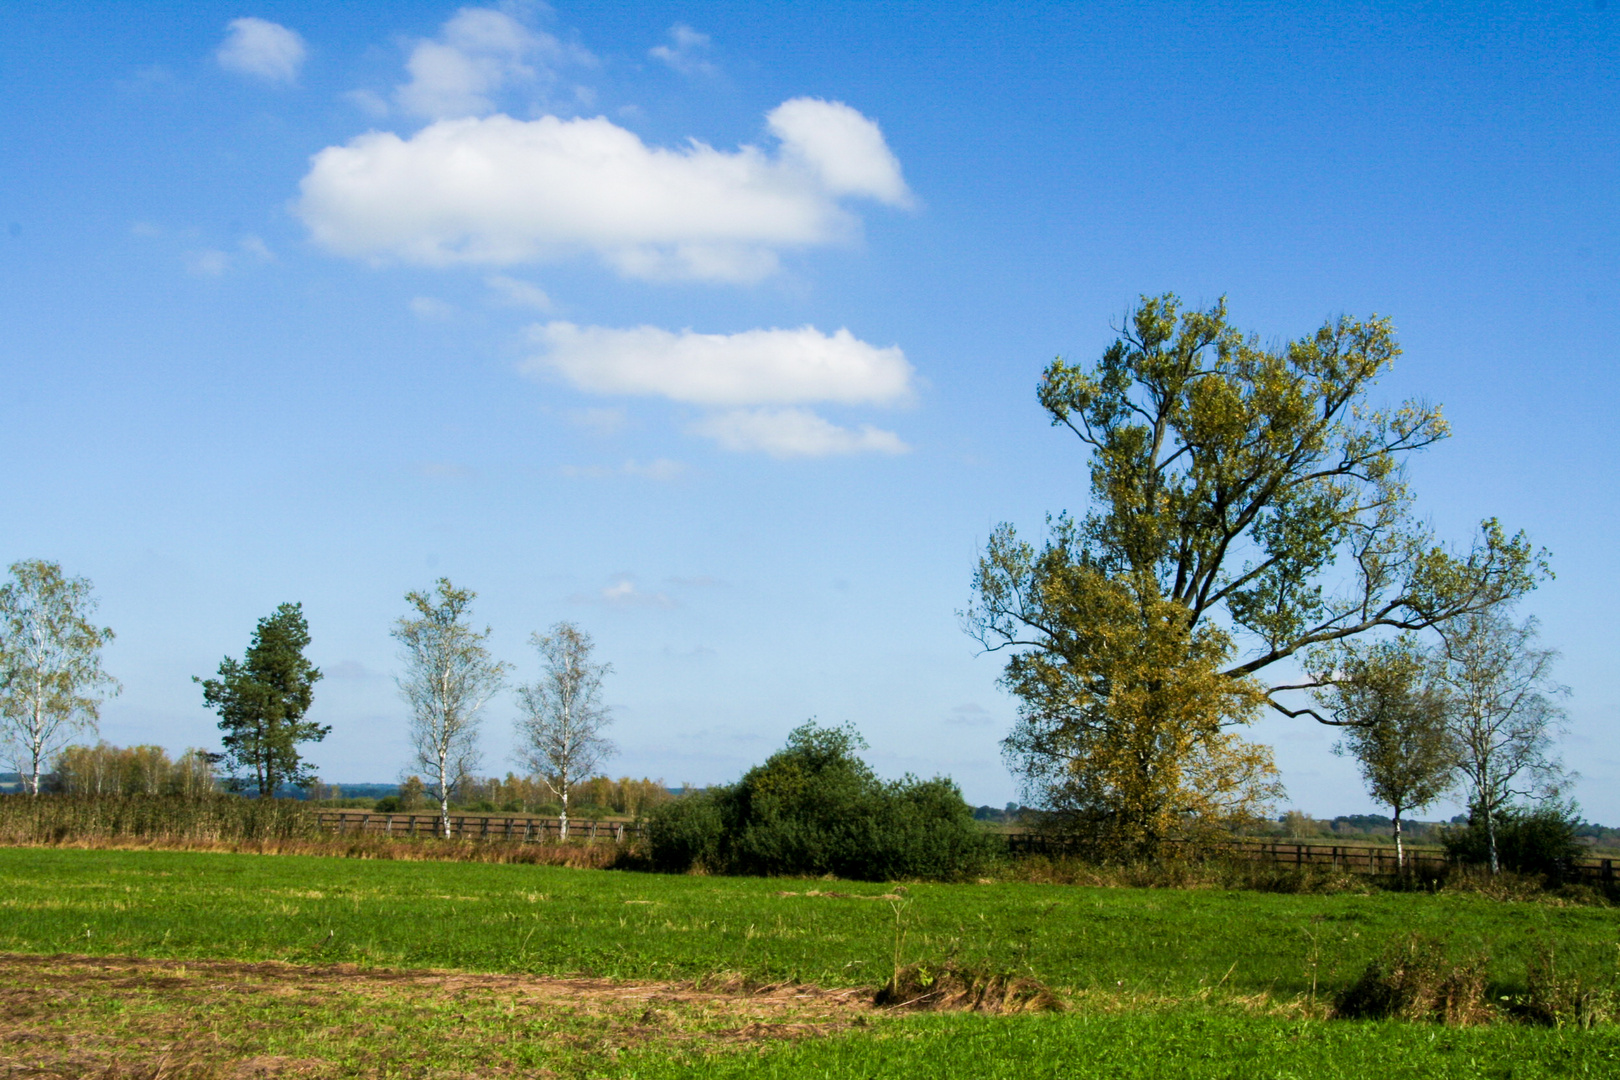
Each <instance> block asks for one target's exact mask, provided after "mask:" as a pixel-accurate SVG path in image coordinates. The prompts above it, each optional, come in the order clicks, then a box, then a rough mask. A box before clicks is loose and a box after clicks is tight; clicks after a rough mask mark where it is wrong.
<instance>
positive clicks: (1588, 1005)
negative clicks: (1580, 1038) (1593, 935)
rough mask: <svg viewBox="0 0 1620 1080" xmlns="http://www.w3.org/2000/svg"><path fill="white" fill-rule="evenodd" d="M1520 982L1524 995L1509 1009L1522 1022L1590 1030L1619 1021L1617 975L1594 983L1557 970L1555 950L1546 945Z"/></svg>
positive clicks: (1618, 985) (1618, 973) (1618, 978)
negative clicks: (1521, 982)
mask: <svg viewBox="0 0 1620 1080" xmlns="http://www.w3.org/2000/svg"><path fill="white" fill-rule="evenodd" d="M1524 981H1525V989H1526V993H1525V995H1524V997H1522V998H1520V999H1519V1000H1517V1001H1516V1002H1515V1003H1514V1006H1513V1012H1514V1013H1515V1014H1516V1015H1517V1016H1518V1017H1519V1018H1520V1019H1522V1020H1526V1021H1529V1022H1530V1023H1533V1024H1545V1025H1547V1026H1549V1027H1564V1026H1566V1025H1569V1026H1573V1027H1582V1028H1590V1027H1596V1026H1597V1025H1599V1024H1605V1023H1613V1022H1614V1021H1615V1020H1617V1019H1620V972H1616V973H1611V974H1610V975H1609V977H1608V978H1606V979H1594V978H1583V977H1582V976H1581V975H1579V974H1574V973H1571V972H1569V971H1567V970H1560V968H1559V965H1558V952H1557V949H1556V948H1555V947H1554V946H1552V945H1550V944H1545V943H1544V944H1543V945H1542V946H1541V948H1540V949H1538V950H1537V951H1536V955H1535V956H1533V957H1531V959H1530V962H1529V963H1528V964H1527V965H1526V968H1525V980H1524Z"/></svg>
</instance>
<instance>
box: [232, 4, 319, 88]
mask: <svg viewBox="0 0 1620 1080" xmlns="http://www.w3.org/2000/svg"><path fill="white" fill-rule="evenodd" d="M304 56H305V49H304V39H303V38H301V37H299V36H298V34H297V32H296V31H293V30H289V29H287V28H286V27H285V26H282V25H280V24H279V23H273V22H268V21H266V20H264V19H254V18H244V19H232V20H231V23H230V26H229V28H228V32H227V33H226V35H225V43H224V44H223V45H221V46H220V47H219V51H218V52H216V53H215V54H214V58H215V59H216V60H218V61H219V66H220V67H222V68H224V69H225V70H226V71H234V72H236V73H237V74H239V75H251V76H253V77H254V78H257V79H263V80H265V81H266V82H273V83H288V84H290V83H293V82H296V81H297V80H298V69H299V68H301V67H302V66H303V64H304Z"/></svg>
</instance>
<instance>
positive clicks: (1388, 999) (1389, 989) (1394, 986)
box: [1333, 934, 1491, 1025]
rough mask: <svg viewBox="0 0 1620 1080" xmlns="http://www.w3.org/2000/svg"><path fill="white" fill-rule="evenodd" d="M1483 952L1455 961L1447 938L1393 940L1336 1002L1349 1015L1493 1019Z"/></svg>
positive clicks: (1444, 1020) (1341, 1012) (1338, 1009)
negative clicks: (1449, 952)
mask: <svg viewBox="0 0 1620 1080" xmlns="http://www.w3.org/2000/svg"><path fill="white" fill-rule="evenodd" d="M1485 966H1486V957H1485V956H1484V954H1478V955H1475V956H1471V957H1467V958H1465V959H1463V960H1453V959H1451V958H1450V957H1449V956H1448V955H1447V952H1446V941H1445V939H1444V938H1440V937H1431V936H1428V935H1424V934H1412V935H1411V936H1409V937H1406V938H1403V939H1400V940H1397V941H1394V942H1391V943H1390V944H1389V945H1388V946H1386V947H1385V949H1384V951H1383V954H1382V955H1380V956H1379V957H1378V959H1376V960H1374V961H1373V962H1372V963H1370V964H1368V965H1367V970H1365V971H1363V972H1362V973H1361V977H1360V978H1359V979H1357V980H1356V981H1355V982H1354V983H1353V984H1351V985H1350V986H1349V987H1347V988H1346V989H1345V990H1344V991H1343V992H1341V993H1340V994H1339V995H1338V997H1337V998H1336V999H1335V1000H1334V1003H1333V1014H1334V1015H1335V1016H1339V1017H1344V1018H1349V1019H1367V1020H1383V1019H1389V1018H1391V1017H1400V1018H1401V1019H1405V1020H1438V1021H1441V1022H1442V1023H1446V1024H1453V1025H1461V1024H1475V1023H1481V1022H1483V1021H1485V1020H1488V1019H1489V1018H1490V1015H1491V1013H1490V1006H1489V1004H1487V1002H1486V1000H1485Z"/></svg>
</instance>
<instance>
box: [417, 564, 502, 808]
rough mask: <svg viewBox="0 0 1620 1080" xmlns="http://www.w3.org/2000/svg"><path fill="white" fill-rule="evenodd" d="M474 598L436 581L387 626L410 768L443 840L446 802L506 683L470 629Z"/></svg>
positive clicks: (474, 763)
mask: <svg viewBox="0 0 1620 1080" xmlns="http://www.w3.org/2000/svg"><path fill="white" fill-rule="evenodd" d="M477 595H478V594H477V593H475V592H473V591H472V590H470V589H458V588H456V587H455V586H454V585H452V584H450V579H449V578H440V579H439V580H438V582H437V583H436V585H435V587H434V589H433V591H431V592H410V593H406V594H405V602H406V603H407V604H409V605H410V607H411V614H409V615H406V616H404V617H403V618H401V619H400V620H399V621H398V622H397V623H395V624H394V629H393V637H394V639H395V640H396V641H398V642H399V643H400V659H401V660H402V661H403V663H404V667H405V670H404V671H403V673H401V674H400V675H398V676H397V677H396V678H395V680H394V681H395V683H396V684H397V685H398V686H399V692H400V694H401V696H403V697H404V698H405V701H406V703H407V704H408V705H409V706H410V710H411V717H410V728H411V730H410V735H411V747H412V749H413V750H414V751H415V760H414V764H415V765H417V766H419V767H420V768H421V769H422V771H423V772H424V773H425V774H426V775H427V783H426V785H425V786H426V788H427V790H428V792H429V793H430V794H431V795H432V796H433V798H434V799H435V800H437V802H438V804H439V826H440V829H441V830H442V832H443V834H444V835H445V836H446V837H448V836H449V835H450V798H451V795H452V794H453V793H454V792H455V791H456V790H457V789H458V788H460V787H461V786H462V785H463V784H464V783H465V782H466V781H467V780H468V779H469V778H470V777H471V776H472V774H473V773H474V771H475V770H476V769H477V768H478V765H479V762H480V755H479V750H478V727H479V724H480V722H481V721H482V716H481V713H482V712H483V708H484V706H485V704H487V703H488V702H489V699H490V698H491V697H493V696H494V695H495V694H496V693H498V692H499V691H500V689H501V687H502V686H504V685H505V683H506V672H507V666H506V665H505V664H502V663H500V662H499V661H497V660H495V659H494V657H492V656H491V655H490V652H489V648H488V644H487V643H488V641H489V635H490V630H489V627H487V626H486V627H485V628H484V629H483V630H481V631H480V630H477V629H475V628H474V627H473V625H472V622H471V609H472V602H473V600H474V598H475V597H476V596H477Z"/></svg>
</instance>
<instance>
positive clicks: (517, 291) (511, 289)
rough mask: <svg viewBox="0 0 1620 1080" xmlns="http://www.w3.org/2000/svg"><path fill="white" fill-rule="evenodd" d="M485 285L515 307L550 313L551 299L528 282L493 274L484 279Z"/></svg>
mask: <svg viewBox="0 0 1620 1080" xmlns="http://www.w3.org/2000/svg"><path fill="white" fill-rule="evenodd" d="M484 284H485V285H488V286H489V287H490V288H491V289H494V290H495V292H496V293H498V294H499V295H500V297H501V301H502V302H503V303H506V304H511V305H513V306H514V307H527V308H534V309H535V310H537V311H550V310H551V308H552V303H551V297H549V296H547V295H546V291H545V290H544V289H542V288H541V287H540V286H538V285H533V284H530V283H529V282H527V281H519V280H518V279H517V278H510V277H507V276H506V275H504V274H491V275H490V276H489V277H487V278H485V279H484Z"/></svg>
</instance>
